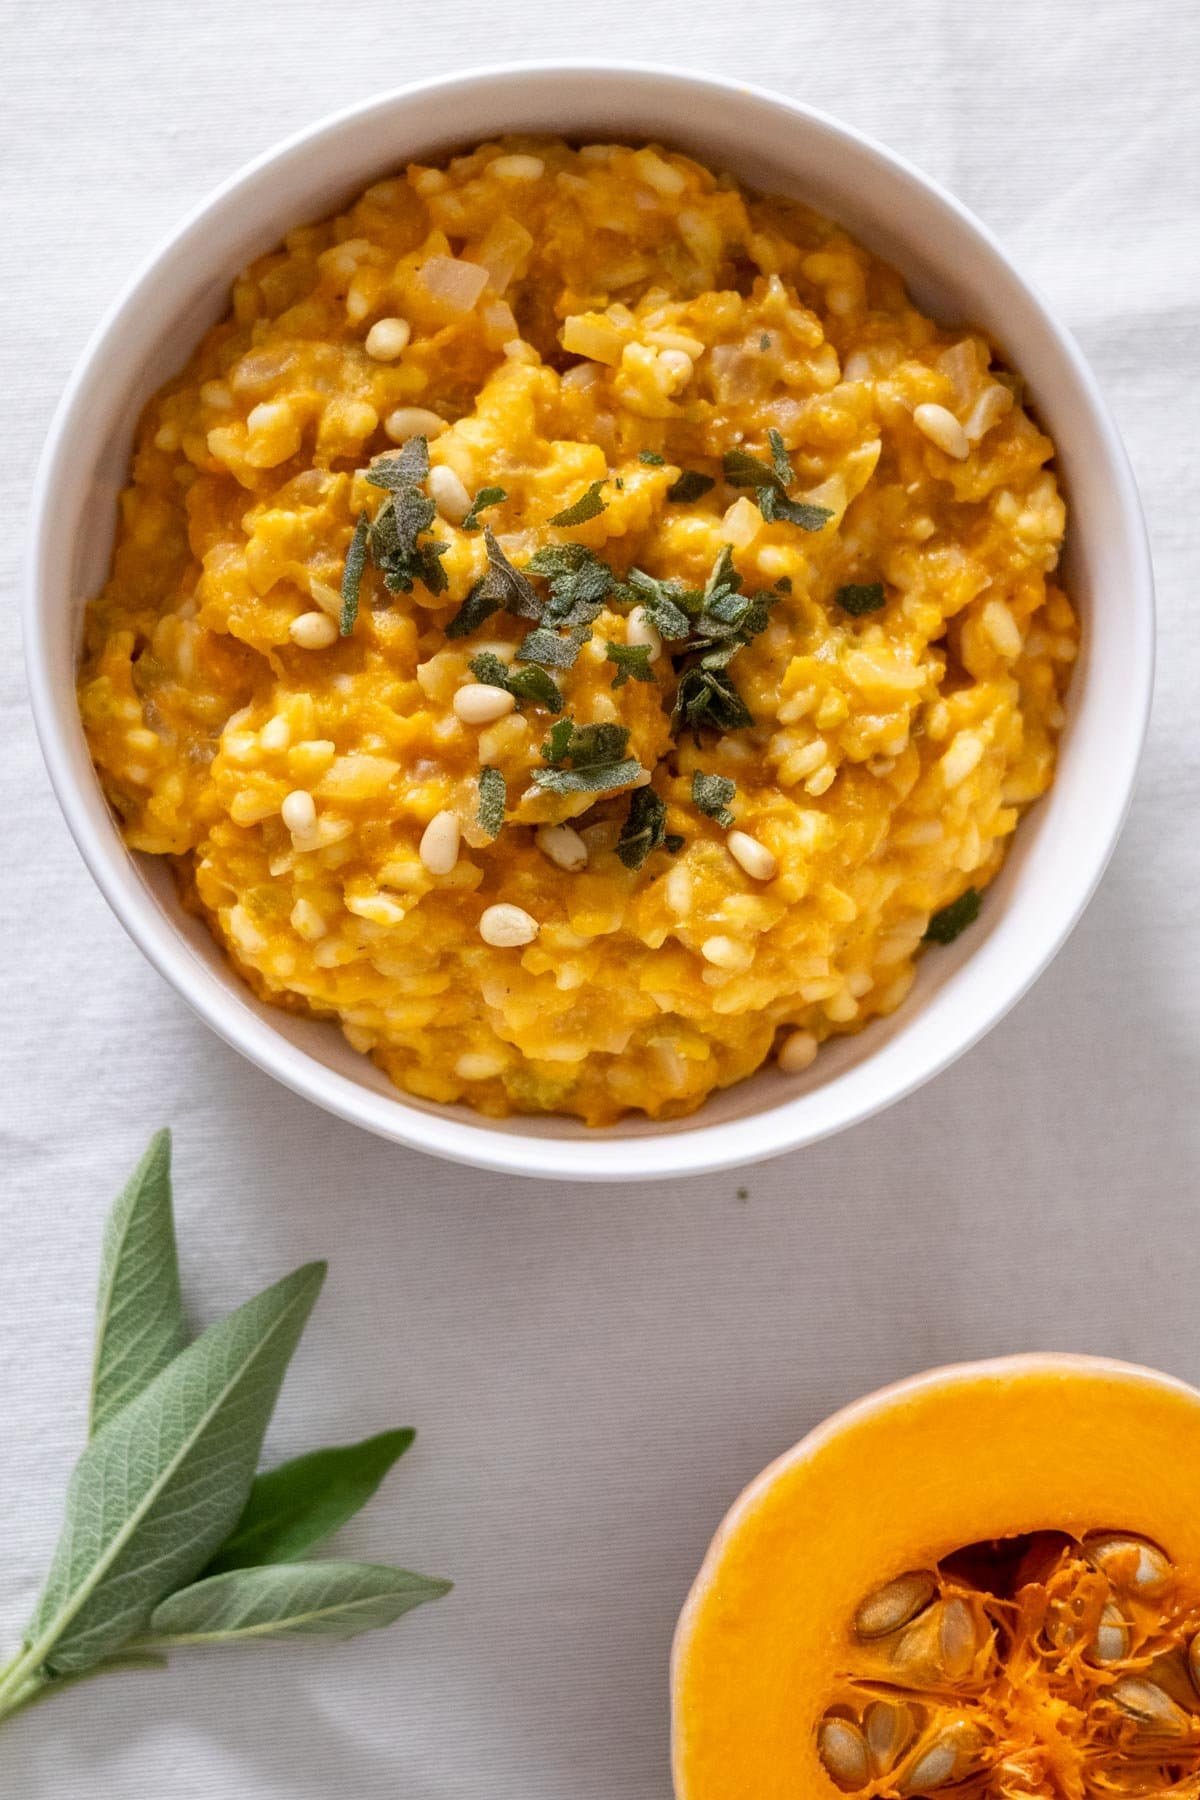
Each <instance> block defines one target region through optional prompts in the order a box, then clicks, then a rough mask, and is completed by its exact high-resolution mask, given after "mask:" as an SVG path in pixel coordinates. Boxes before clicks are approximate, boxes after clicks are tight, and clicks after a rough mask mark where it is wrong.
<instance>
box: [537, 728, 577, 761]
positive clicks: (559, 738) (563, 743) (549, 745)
mask: <svg viewBox="0 0 1200 1800" xmlns="http://www.w3.org/2000/svg"><path fill="white" fill-rule="evenodd" d="M574 735H575V721H574V719H559V721H558V723H557V724H556V725H552V726H551V727H550V736H549V737H548V738H547V739H546V741H545V743H544V744H543V745H542V755H543V757H544V758H545V760H546V761H547V762H548V763H553V764H554V765H555V766H557V765H558V764H559V763H561V762H562V761H563V760H564V759H565V757H566V754H567V747H568V745H569V744H570V742H571V739H572V738H573V737H574Z"/></svg>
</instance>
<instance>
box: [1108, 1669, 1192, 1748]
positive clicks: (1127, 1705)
mask: <svg viewBox="0 0 1200 1800" xmlns="http://www.w3.org/2000/svg"><path fill="white" fill-rule="evenodd" d="M1109 1698H1110V1699H1111V1701H1112V1703H1113V1705H1114V1706H1115V1707H1117V1708H1118V1709H1119V1710H1120V1711H1121V1712H1123V1713H1124V1714H1125V1717H1126V1718H1127V1719H1133V1720H1135V1721H1136V1723H1137V1724H1138V1725H1139V1726H1140V1727H1141V1729H1142V1731H1143V1732H1144V1733H1145V1735H1146V1736H1147V1737H1166V1738H1177V1737H1186V1736H1187V1735H1188V1733H1189V1731H1190V1730H1191V1725H1192V1721H1191V1719H1190V1718H1189V1717H1188V1715H1187V1713H1185V1712H1184V1710H1183V1708H1182V1706H1177V1705H1176V1704H1175V1702H1174V1700H1172V1699H1171V1697H1170V1695H1169V1694H1164V1692H1163V1690H1162V1689H1161V1688H1160V1687H1159V1686H1158V1685H1157V1684H1156V1683H1155V1682H1153V1681H1146V1680H1145V1679H1144V1677H1142V1676H1141V1675H1125V1676H1123V1677H1122V1678H1121V1680H1120V1681H1118V1682H1117V1683H1116V1685H1115V1686H1114V1687H1113V1688H1112V1689H1111V1690H1110V1693H1109Z"/></svg>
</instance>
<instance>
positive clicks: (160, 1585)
mask: <svg viewBox="0 0 1200 1800" xmlns="http://www.w3.org/2000/svg"><path fill="white" fill-rule="evenodd" d="M324 1276H325V1264H324V1263H309V1264H308V1265H306V1266H305V1267H304V1268H301V1269H297V1270H296V1271H295V1273H294V1274H292V1275H288V1276H285V1278H284V1279H283V1280H282V1281H279V1282H276V1284H275V1285H274V1287H270V1288H268V1289H267V1290H266V1291H265V1293H262V1294H259V1295H258V1296H257V1297H256V1298H255V1299H253V1300H249V1301H247V1303H246V1304H245V1305H244V1306H242V1307H239V1309H238V1310H237V1312H235V1313H232V1314H231V1315H230V1316H229V1318H227V1319H222V1320H221V1321H220V1322H219V1323H218V1324H216V1325H213V1326H210V1328H209V1329H208V1330H207V1331H206V1332H205V1333H204V1334H203V1336H202V1337H200V1338H197V1340H196V1342H195V1343H194V1344H191V1345H189V1347H188V1348H187V1349H186V1350H182V1351H180V1353H179V1355H178V1356H177V1357H176V1358H175V1360H174V1361H173V1362H170V1363H168V1364H167V1366H166V1368H165V1369H163V1370H161V1371H160V1373H159V1374H158V1375H156V1376H155V1378H154V1380H153V1381H152V1382H150V1384H149V1386H148V1387H145V1388H143V1389H142V1391H141V1393H140V1394H138V1395H137V1396H136V1397H135V1398H134V1399H132V1400H130V1401H129V1402H128V1404H127V1405H125V1406H124V1407H122V1408H121V1410H120V1412H118V1413H115V1414H114V1415H113V1416H112V1418H110V1419H109V1421H108V1423H107V1424H106V1425H105V1426H103V1428H102V1429H101V1430H100V1431H98V1432H97V1433H96V1435H95V1437H94V1438H92V1440H91V1442H90V1443H89V1444H88V1446H87V1448H86V1449H85V1450H84V1452H83V1455H82V1456H81V1457H80V1459H79V1461H78V1463H77V1464H76V1466H75V1472H74V1474H73V1475H72V1477H71V1482H70V1486H69V1487H68V1490H67V1505H66V1519H65V1522H64V1524H63V1530H62V1535H61V1537H60V1538H59V1542H58V1547H57V1549H56V1550H55V1553H54V1558H53V1561H52V1563H51V1566H50V1573H49V1576H48V1577H47V1580H46V1586H45V1588H44V1589H43V1591H42V1595H41V1598H40V1600H39V1601H38V1605H37V1610H36V1612H35V1613H34V1617H33V1621H32V1623H31V1625H30V1627H29V1630H28V1634H27V1637H26V1644H27V1651H26V1656H25V1658H23V1661H26V1662H29V1663H31V1664H33V1665H34V1666H38V1667H43V1668H45V1669H47V1670H49V1671H50V1672H51V1673H52V1674H69V1673H73V1672H76V1671H78V1670H81V1669H86V1668H90V1667H91V1666H92V1665H93V1664H95V1663H97V1662H99V1661H100V1660H101V1659H102V1658H103V1657H106V1656H111V1655H112V1653H113V1652H114V1651H116V1650H120V1649H122V1648H123V1647H124V1646H125V1645H126V1644H127V1643H128V1642H129V1640H130V1639H131V1638H132V1637H133V1636H134V1635H135V1634H136V1633H138V1632H140V1631H143V1630H144V1629H145V1627H146V1625H147V1624H148V1622H149V1619H150V1615H151V1613H152V1612H153V1611H154V1608H155V1607H156V1606H157V1605H158V1603H159V1602H160V1601H161V1600H162V1599H163V1598H164V1597H165V1596H166V1595H167V1594H169V1593H170V1592H171V1590H172V1589H173V1588H176V1587H178V1586H179V1585H180V1583H181V1582H187V1581H191V1580H192V1579H193V1578H194V1577H195V1576H196V1575H198V1574H199V1572H200V1570H201V1569H202V1568H203V1567H204V1565H205V1563H206V1562H207V1561H208V1559H209V1557H210V1556H212V1555H213V1554H214V1553H215V1551H216V1550H217V1549H219V1547H220V1545H221V1544H222V1543H223V1542H224V1540H225V1538H226V1537H227V1536H228V1535H229V1532H230V1531H231V1529H232V1528H233V1526H234V1525H235V1524H236V1522H237V1520H238V1519H239V1518H240V1517H241V1514H242V1510H243V1508H244V1506H245V1504H246V1499H247V1496H248V1495H249V1492H250V1485H251V1482H252V1481H253V1479H254V1469H255V1464H256V1463H257V1461H258V1456H259V1451H260V1450H261V1448H262V1440H263V1436H264V1434H265V1432H266V1428H267V1423H268V1421H269V1419H270V1417H271V1412H272V1409H273V1407H274V1405H275V1401H276V1398H277V1397H278V1394H279V1389H280V1386H281V1384H282V1382H283V1377H284V1373H285V1371H286V1369H287V1366H288V1363H289V1361H290V1360H291V1356H292V1352H293V1351H294V1350H295V1348H296V1344H297V1342H298V1341H299V1338H300V1333H301V1332H302V1331H303V1329H304V1325H305V1322H306V1321H307V1319H308V1315H309V1313H310V1312H311V1310H312V1306H313V1302H314V1301H315V1299H316V1297H317V1294H318V1292H319V1290H320V1286H321V1282H322V1281H323V1279H324Z"/></svg>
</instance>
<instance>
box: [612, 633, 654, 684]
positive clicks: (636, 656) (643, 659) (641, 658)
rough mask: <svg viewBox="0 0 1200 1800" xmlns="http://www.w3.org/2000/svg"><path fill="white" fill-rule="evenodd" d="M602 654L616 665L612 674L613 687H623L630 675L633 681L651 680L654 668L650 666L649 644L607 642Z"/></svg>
mask: <svg viewBox="0 0 1200 1800" xmlns="http://www.w3.org/2000/svg"><path fill="white" fill-rule="evenodd" d="M604 654H605V656H606V657H607V658H608V660H609V662H611V663H616V665H617V673H616V674H615V675H614V676H613V686H614V687H615V688H622V687H624V686H625V683H626V682H627V681H628V680H629V679H630V678H631V677H632V679H633V680H634V681H648V682H653V680H654V670H653V669H652V668H651V667H650V646H649V644H613V643H609V644H608V645H607V647H606V648H605V652H604Z"/></svg>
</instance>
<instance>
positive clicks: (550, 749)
mask: <svg viewBox="0 0 1200 1800" xmlns="http://www.w3.org/2000/svg"><path fill="white" fill-rule="evenodd" d="M628 743H629V730H628V728H627V727H626V726H624V725H608V724H603V725H576V724H575V723H574V721H573V720H571V719H560V720H559V721H558V723H557V724H556V725H554V726H553V727H552V728H551V732H550V736H549V737H548V738H547V740H546V742H545V743H544V744H543V745H542V755H543V756H544V757H545V758H546V761H547V762H548V763H549V764H550V765H551V766H550V767H549V768H546V769H535V770H534V774H533V779H534V781H535V782H536V784H537V785H538V787H540V788H542V789H543V790H544V791H545V792H547V793H551V794H572V793H574V794H602V793H608V792H611V791H612V790H614V789H616V788H622V787H628V786H629V784H630V782H632V781H634V780H636V778H637V777H638V775H640V774H641V771H642V766H641V764H640V763H639V762H638V761H637V759H636V757H626V755H625V750H626V747H627V746H628ZM567 762H570V763H571V765H572V766H571V768H569V769H568V768H564V767H563V764H564V763H567Z"/></svg>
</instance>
